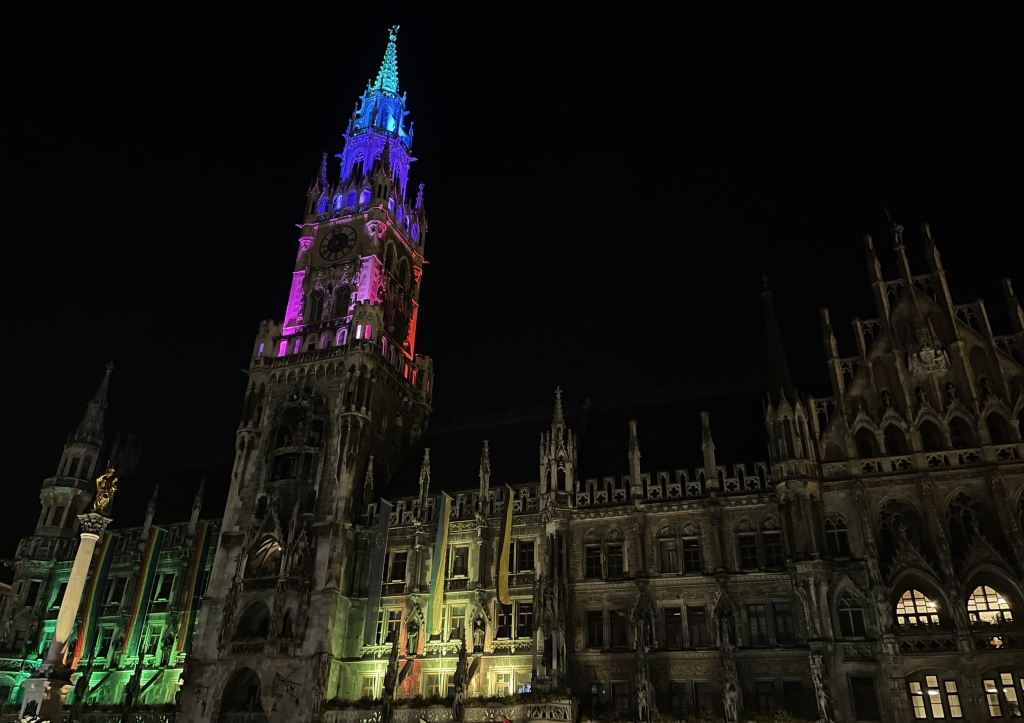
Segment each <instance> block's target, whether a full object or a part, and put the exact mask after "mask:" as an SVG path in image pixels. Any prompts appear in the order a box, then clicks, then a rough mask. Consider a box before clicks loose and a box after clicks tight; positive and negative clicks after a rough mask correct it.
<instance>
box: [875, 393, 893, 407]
mask: <svg viewBox="0 0 1024 723" xmlns="http://www.w3.org/2000/svg"><path fill="white" fill-rule="evenodd" d="M878 396H879V397H880V398H881V400H882V406H883V407H884V408H886V409H891V408H892V394H890V393H889V390H888V389H883V390H882V393H881V394H879V395H878Z"/></svg>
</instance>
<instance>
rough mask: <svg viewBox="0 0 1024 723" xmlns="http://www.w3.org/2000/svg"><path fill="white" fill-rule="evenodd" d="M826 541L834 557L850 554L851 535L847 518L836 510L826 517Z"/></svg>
mask: <svg viewBox="0 0 1024 723" xmlns="http://www.w3.org/2000/svg"><path fill="white" fill-rule="evenodd" d="M825 543H826V545H827V546H828V551H829V554H830V555H832V556H833V557H849V556H850V537H849V534H848V531H847V528H846V520H844V519H843V518H842V517H841V516H840V515H839V514H837V513H835V512H830V513H829V514H828V515H827V516H826V517H825Z"/></svg>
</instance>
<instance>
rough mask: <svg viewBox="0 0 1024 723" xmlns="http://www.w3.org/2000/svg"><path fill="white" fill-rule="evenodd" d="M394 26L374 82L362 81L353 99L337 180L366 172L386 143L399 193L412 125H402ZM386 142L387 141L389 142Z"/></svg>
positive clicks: (404, 180) (406, 166) (403, 192)
mask: <svg viewBox="0 0 1024 723" xmlns="http://www.w3.org/2000/svg"><path fill="white" fill-rule="evenodd" d="M397 39H398V26H397V25H395V26H394V27H392V28H391V30H390V32H389V34H388V47H387V50H385V51H384V60H383V61H382V62H381V64H380V71H379V72H378V73H377V79H376V80H375V81H373V82H372V83H371V82H369V81H368V82H367V83H366V90H365V91H364V92H363V94H362V95H361V96H359V100H358V101H357V102H356V106H355V110H354V111H353V113H352V118H351V119H350V120H349V122H348V128H347V129H346V131H345V150H344V152H342V153H341V154H339V155H338V158H340V159H341V180H342V181H350V180H353V179H359V178H362V177H363V176H365V175H367V174H369V173H370V172H371V170H372V162H373V159H376V158H380V157H381V155H382V154H383V152H384V147H385V145H388V146H389V155H390V161H391V167H392V173H393V175H394V178H395V180H396V181H397V182H398V191H399V193H400V194H401V196H403V197H404V196H405V195H406V183H407V182H408V178H409V164H410V163H411V162H412V161H415V160H416V159H415V158H412V157H411V156H410V155H409V151H410V150H411V149H412V136H413V129H412V124H410V125H409V128H408V130H406V127H405V117H406V116H407V115H409V111H407V110H406V109H405V94H404V93H403V94H402V95H399V94H398V49H397V46H396V45H395V41H396V40H397ZM388 141H391V142H390V143H389V142H388Z"/></svg>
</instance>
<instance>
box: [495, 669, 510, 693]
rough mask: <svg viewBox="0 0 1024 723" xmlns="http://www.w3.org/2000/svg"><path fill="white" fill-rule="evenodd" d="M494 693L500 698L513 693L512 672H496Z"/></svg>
mask: <svg viewBox="0 0 1024 723" xmlns="http://www.w3.org/2000/svg"><path fill="white" fill-rule="evenodd" d="M494 694H495V695H496V696H498V697H499V698H500V697H502V696H506V695H511V694H512V673H495V674H494Z"/></svg>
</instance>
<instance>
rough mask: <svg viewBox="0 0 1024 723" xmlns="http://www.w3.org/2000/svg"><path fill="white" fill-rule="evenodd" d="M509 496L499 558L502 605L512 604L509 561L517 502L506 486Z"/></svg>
mask: <svg viewBox="0 0 1024 723" xmlns="http://www.w3.org/2000/svg"><path fill="white" fill-rule="evenodd" d="M505 489H507V490H508V495H507V496H506V499H505V524H503V525H502V529H501V557H499V558H498V602H500V603H501V604H502V605H509V604H511V603H512V597H511V595H510V594H509V591H508V561H509V557H510V555H511V553H512V502H513V501H514V500H515V496H516V493H515V491H514V490H513V489H512V488H511V487H509V486H508V485H505Z"/></svg>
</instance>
